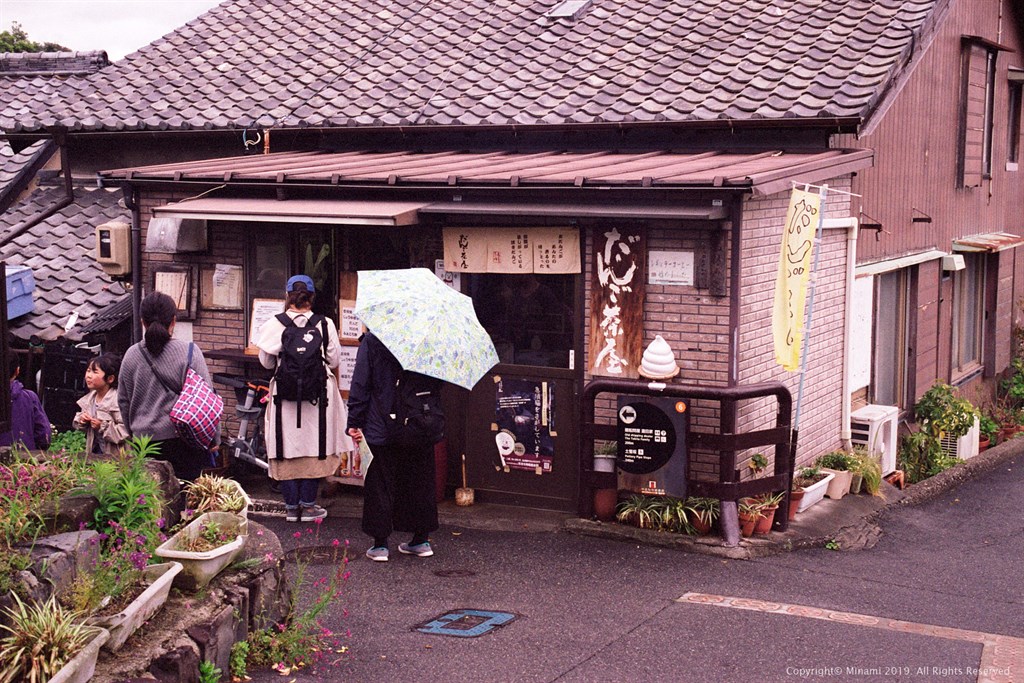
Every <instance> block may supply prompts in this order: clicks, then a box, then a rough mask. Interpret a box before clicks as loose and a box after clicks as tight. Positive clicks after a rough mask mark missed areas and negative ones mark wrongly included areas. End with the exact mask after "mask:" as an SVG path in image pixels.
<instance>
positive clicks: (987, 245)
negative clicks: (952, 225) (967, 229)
mask: <svg viewBox="0 0 1024 683" xmlns="http://www.w3.org/2000/svg"><path fill="white" fill-rule="evenodd" d="M1022 244H1024V237H1020V236H1019V235H1013V234H1010V233H1008V232H988V233H984V234H981V235H971V236H970V237H961V238H960V239H958V240H953V251H981V252H985V251H1003V250H1004V249H1013V248H1014V247H1019V246H1021V245H1022Z"/></svg>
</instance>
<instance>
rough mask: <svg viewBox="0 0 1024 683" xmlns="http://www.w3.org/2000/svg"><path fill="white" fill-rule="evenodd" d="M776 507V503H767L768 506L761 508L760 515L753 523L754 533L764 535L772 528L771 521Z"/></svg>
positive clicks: (773, 518) (777, 507)
mask: <svg viewBox="0 0 1024 683" xmlns="http://www.w3.org/2000/svg"><path fill="white" fill-rule="evenodd" d="M778 509H779V506H778V505H769V506H768V507H763V508H761V516H760V517H758V518H757V522H756V523H755V524H754V533H755V534H757V535H764V534H767V533H768V532H770V531H771V530H772V523H773V522H774V521H775V511H776V510H778Z"/></svg>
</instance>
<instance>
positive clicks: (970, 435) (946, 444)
mask: <svg viewBox="0 0 1024 683" xmlns="http://www.w3.org/2000/svg"><path fill="white" fill-rule="evenodd" d="M980 437H981V425H980V423H979V421H978V418H974V426H973V427H971V429H970V431H969V432H967V433H966V434H964V435H963V436H961V437H960V438H959V439H954V438H953V437H950V436H944V437H942V438H941V439H940V440H939V443H940V444H942V450H943V451H944V452H945V453H946V455H951V456H953V457H954V458H960V459H961V460H968V459H970V458H973V457H974V456H976V455H977V454H978V439H979V438H980Z"/></svg>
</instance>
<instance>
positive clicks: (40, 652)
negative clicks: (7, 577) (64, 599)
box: [0, 593, 110, 683]
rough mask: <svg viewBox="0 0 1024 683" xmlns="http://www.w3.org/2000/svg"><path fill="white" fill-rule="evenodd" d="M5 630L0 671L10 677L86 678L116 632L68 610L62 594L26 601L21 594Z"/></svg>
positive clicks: (77, 682)
mask: <svg viewBox="0 0 1024 683" xmlns="http://www.w3.org/2000/svg"><path fill="white" fill-rule="evenodd" d="M11 595H12V596H13V598H14V604H13V605H12V606H11V607H8V608H7V609H6V610H5V612H6V615H5V616H6V621H8V622H9V625H8V624H3V625H0V629H2V630H4V631H6V632H7V634H8V635H5V636H3V637H2V638H0V675H2V676H3V678H2V680H3V681H5V683H6V682H8V681H49V682H50V683H86V682H87V681H89V680H91V679H92V675H93V673H94V672H95V670H96V659H97V657H98V656H99V651H100V647H101V646H102V645H103V643H105V642H106V640H107V638H108V637H109V636H110V634H109V633H107V631H106V630H104V629H101V628H95V627H92V626H87V625H86V624H85V623H84V621H83V620H82V617H81V614H80V613H78V612H75V611H73V610H69V609H65V608H64V607H63V606H62V605H61V604H60V603H59V602H58V601H57V598H56V596H50V599H49V600H47V601H46V602H44V603H30V604H28V605H26V604H25V603H24V602H22V601H21V598H20V597H18V594H17V593H12V594H11Z"/></svg>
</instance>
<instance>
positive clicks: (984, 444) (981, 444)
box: [978, 435, 992, 453]
mask: <svg viewBox="0 0 1024 683" xmlns="http://www.w3.org/2000/svg"><path fill="white" fill-rule="evenodd" d="M991 444H992V441H991V439H989V438H988V437H987V436H984V435H982V436H979V437H978V452H979V453H981V452H982V451H984V450H987V449H988V447H989V446H990V445H991Z"/></svg>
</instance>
